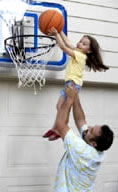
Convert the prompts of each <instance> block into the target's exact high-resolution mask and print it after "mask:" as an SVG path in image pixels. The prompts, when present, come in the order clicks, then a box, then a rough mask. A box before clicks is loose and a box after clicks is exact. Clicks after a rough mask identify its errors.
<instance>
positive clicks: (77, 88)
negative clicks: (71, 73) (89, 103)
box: [60, 81, 80, 99]
mask: <svg viewBox="0 0 118 192" xmlns="http://www.w3.org/2000/svg"><path fill="white" fill-rule="evenodd" d="M68 83H69V85H70V86H72V85H73V82H72V81H66V82H65V83H64V85H65V88H66V87H67V85H68ZM65 88H64V89H62V90H61V91H60V94H61V96H63V97H64V98H65V99H66V94H65ZM74 88H75V89H76V91H77V92H79V90H80V85H77V84H74Z"/></svg>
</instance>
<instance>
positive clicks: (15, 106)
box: [0, 81, 118, 192]
mask: <svg viewBox="0 0 118 192" xmlns="http://www.w3.org/2000/svg"><path fill="white" fill-rule="evenodd" d="M62 87H63V86H62V85H54V84H48V85H47V86H46V87H45V88H44V89H42V91H40V92H38V94H37V95H36V96H35V95H34V94H33V90H32V89H30V88H29V89H28V88H22V89H18V88H17V83H16V82H14V81H10V82H8V81H1V82H0V192H7V191H8V192H19V191H20V192H29V191H30V192H42V191H43V192H47V191H48V192H51V191H52V187H53V183H54V178H55V172H56V168H57V165H58V162H59V160H60V158H61V156H62V154H63V150H64V149H63V142H62V141H61V140H58V141H55V142H48V141H47V140H46V139H43V138H42V135H43V133H44V132H45V131H46V130H48V129H50V128H51V127H52V125H53V122H54V119H55V115H56V107H55V106H56V102H57V99H58V96H59V91H60V89H61V88H62ZM80 97H81V102H82V105H83V108H84V110H85V113H86V117H87V121H88V124H89V125H95V124H104V123H107V124H109V125H110V126H111V127H112V129H113V130H114V132H115V140H114V144H113V146H112V147H111V149H110V150H109V151H108V152H107V153H106V158H105V161H104V163H103V164H102V167H101V169H100V170H99V173H98V177H97V180H96V182H97V184H96V192H102V191H104V192H117V187H118V175H117V174H118V156H117V145H118V129H117V125H118V120H117V114H118V102H117V98H118V90H117V88H115V87H114V88H109V87H108V88H106V87H92V86H89V87H83V89H82V91H81V94H80ZM69 126H70V127H71V128H73V129H74V130H75V131H76V132H77V130H76V128H75V125H74V121H73V117H72V114H71V117H70V122H69Z"/></svg>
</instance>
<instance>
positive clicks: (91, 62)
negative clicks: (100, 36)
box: [84, 35, 109, 72]
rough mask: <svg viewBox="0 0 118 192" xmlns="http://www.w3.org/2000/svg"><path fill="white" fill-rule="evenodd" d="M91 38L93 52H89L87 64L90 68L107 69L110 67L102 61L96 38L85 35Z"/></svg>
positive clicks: (95, 69) (96, 69)
mask: <svg viewBox="0 0 118 192" xmlns="http://www.w3.org/2000/svg"><path fill="white" fill-rule="evenodd" d="M84 37H87V38H88V39H89V40H90V50H91V52H90V53H88V54H87V61H86V65H87V66H88V68H89V69H90V70H92V69H93V71H95V72H96V71H106V70H108V69H109V67H107V66H105V65H104V64H103V61H102V57H101V54H100V47H99V44H98V42H97V41H96V39H95V38H93V37H91V36H89V35H85V36H84Z"/></svg>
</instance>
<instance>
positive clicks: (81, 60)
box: [65, 50, 87, 86]
mask: <svg viewBox="0 0 118 192" xmlns="http://www.w3.org/2000/svg"><path fill="white" fill-rule="evenodd" d="M74 54H75V58H74V57H71V58H70V61H69V63H68V64H67V67H66V74H65V81H68V80H73V81H74V83H75V84H78V85H80V86H82V84H83V72H84V68H85V64H86V59H87V56H86V55H85V54H84V53H82V52H80V51H76V50H75V51H74Z"/></svg>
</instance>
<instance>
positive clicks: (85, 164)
mask: <svg viewBox="0 0 118 192" xmlns="http://www.w3.org/2000/svg"><path fill="white" fill-rule="evenodd" d="M66 95H67V99H66V102H65V103H64V104H63V105H62V107H61V109H60V110H59V111H58V112H57V117H56V131H57V132H58V133H59V134H60V136H61V138H62V139H63V141H64V147H65V150H66V152H65V154H64V156H63V157H62V159H61V161H60V163H59V167H58V171H57V176H56V181H55V186H54V191H55V192H92V188H93V185H94V181H95V178H96V173H97V170H98V168H99V166H100V164H101V162H102V160H103V157H104V153H103V151H104V150H107V149H108V148H109V147H110V146H111V144H112V142H113V132H112V130H110V128H109V127H108V126H107V125H103V126H99V125H96V126H94V127H90V126H87V124H86V119H85V115H84V112H83V109H82V107H81V104H80V100H79V96H78V95H77V93H76V91H75V89H74V88H73V87H68V88H67V89H66ZM72 106H73V115H74V119H75V123H76V126H77V128H78V130H79V132H80V135H81V137H79V136H77V135H76V134H75V133H74V132H73V131H72V130H71V129H70V127H69V126H68V120H69V113H70V110H71V107H72Z"/></svg>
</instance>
